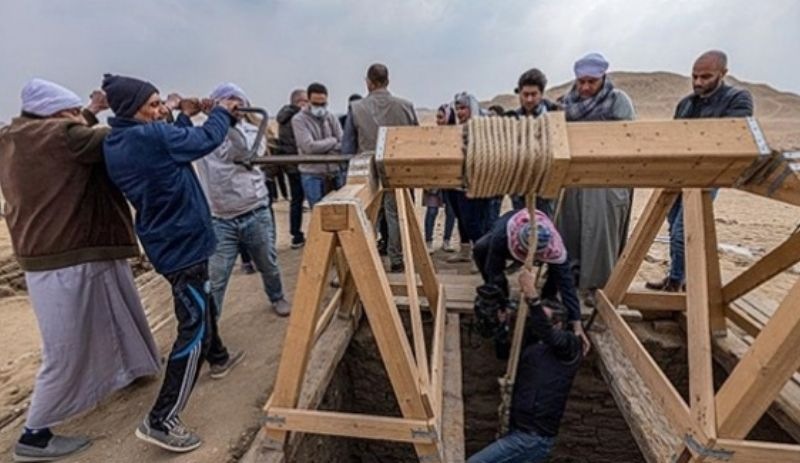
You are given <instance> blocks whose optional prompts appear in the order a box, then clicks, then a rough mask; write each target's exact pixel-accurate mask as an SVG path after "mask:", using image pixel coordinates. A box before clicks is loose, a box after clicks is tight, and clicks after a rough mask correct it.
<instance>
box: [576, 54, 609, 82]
mask: <svg viewBox="0 0 800 463" xmlns="http://www.w3.org/2000/svg"><path fill="white" fill-rule="evenodd" d="M606 71H608V61H606V59H605V57H603V55H601V54H600V53H589V54H588V55H586V56H584V57H583V58H581V59H579V60H578V61H575V77H576V78H578V79H580V78H581V77H595V78H600V77H603V75H605V73H606Z"/></svg>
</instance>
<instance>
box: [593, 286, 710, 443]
mask: <svg viewBox="0 0 800 463" xmlns="http://www.w3.org/2000/svg"><path fill="white" fill-rule="evenodd" d="M596 295H597V302H598V304H597V310H598V312H599V313H600V315H601V316H602V317H603V320H604V321H605V323H606V326H607V327H608V329H609V330H610V331H611V333H612V334H613V336H614V339H615V340H616V341H617V342H618V343H619V345H620V347H621V348H622V351H623V352H624V353H625V357H626V358H627V359H628V361H630V362H631V364H633V366H634V368H635V370H636V371H637V372H638V373H639V375H640V376H641V378H642V380H643V381H644V383H645V384H646V385H647V388H648V389H649V390H650V393H651V394H652V396H653V400H654V402H655V404H656V405H658V407H659V408H661V409H663V410H664V413H665V414H666V416H667V418H668V419H669V420H670V422H671V423H672V426H673V427H674V428H675V429H677V430H678V432H681V433H684V432H687V431H688V430H690V429H693V428H694V427H695V426H694V424H693V422H692V420H691V416H690V414H689V407H688V406H687V405H686V402H684V401H683V398H682V397H681V396H680V394H678V391H676V390H675V386H673V385H672V383H671V382H670V381H669V379H668V378H667V377H666V375H664V372H663V371H661V368H660V367H659V366H658V365H657V364H656V362H655V361H654V360H653V358H652V357H651V356H650V353H648V352H647V350H646V349H645V348H644V346H643V345H642V343H641V342H640V341H639V339H638V338H637V337H636V335H635V334H634V333H633V331H632V330H631V328H630V327H629V326H628V324H627V323H626V322H625V321H624V320H623V319H622V317H621V316H620V315H619V314H618V313H617V312H616V310H614V306H613V305H612V304H611V301H610V300H609V299H608V297H607V296H606V295H605V292H604V291H602V290H599V291H597V293H596Z"/></svg>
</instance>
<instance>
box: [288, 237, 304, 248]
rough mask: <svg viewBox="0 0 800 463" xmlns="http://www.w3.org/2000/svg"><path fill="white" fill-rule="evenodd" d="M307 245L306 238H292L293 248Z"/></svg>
mask: <svg viewBox="0 0 800 463" xmlns="http://www.w3.org/2000/svg"><path fill="white" fill-rule="evenodd" d="M305 245H306V239H305V238H300V239H299V240H294V239H292V246H291V247H292V249H300V248H302V247H303V246H305Z"/></svg>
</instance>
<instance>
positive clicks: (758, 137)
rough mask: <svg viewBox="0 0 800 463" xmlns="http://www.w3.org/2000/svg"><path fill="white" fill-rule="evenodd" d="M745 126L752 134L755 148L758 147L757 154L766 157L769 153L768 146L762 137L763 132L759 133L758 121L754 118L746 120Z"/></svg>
mask: <svg viewBox="0 0 800 463" xmlns="http://www.w3.org/2000/svg"><path fill="white" fill-rule="evenodd" d="M747 126H748V127H749V128H750V133H751V134H753V141H755V142H756V146H757V147H758V152H759V153H760V154H761V155H762V156H767V155H769V153H770V149H769V145H767V139H766V138H765V137H764V132H762V131H761V127H760V126H759V125H758V121H756V119H755V118H754V117H748V118H747Z"/></svg>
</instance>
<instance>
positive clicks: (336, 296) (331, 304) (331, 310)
mask: <svg viewBox="0 0 800 463" xmlns="http://www.w3.org/2000/svg"><path fill="white" fill-rule="evenodd" d="M341 301H342V288H339V289H337V290H336V292H335V293H333V297H331V300H330V301H328V304H327V305H326V306H325V308H324V309H322V313H321V314H320V316H319V319H318V320H317V326H316V328H314V343H316V342H317V340H318V339H319V337H320V336H321V335H322V333H323V332H324V331H325V328H327V327H328V325H329V324H330V323H331V320H332V319H333V314H335V313H336V310H337V308H338V307H339V306H340V305H341Z"/></svg>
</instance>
